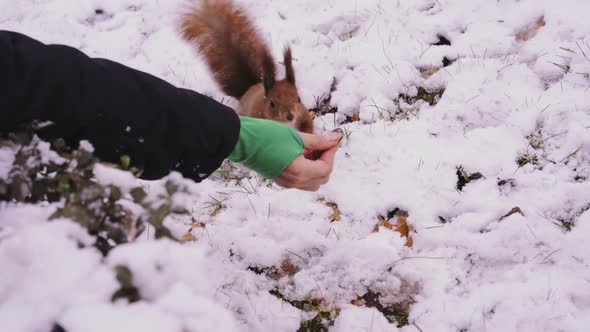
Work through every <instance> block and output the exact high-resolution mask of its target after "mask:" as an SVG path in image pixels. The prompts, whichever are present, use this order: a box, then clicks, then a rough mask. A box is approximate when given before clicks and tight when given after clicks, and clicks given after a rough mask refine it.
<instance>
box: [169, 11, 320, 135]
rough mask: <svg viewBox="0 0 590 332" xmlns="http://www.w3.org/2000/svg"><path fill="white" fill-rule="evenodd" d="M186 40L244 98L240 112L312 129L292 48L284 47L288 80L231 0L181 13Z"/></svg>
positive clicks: (226, 88)
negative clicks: (278, 71)
mask: <svg viewBox="0 0 590 332" xmlns="http://www.w3.org/2000/svg"><path fill="white" fill-rule="evenodd" d="M180 32H181V36H182V38H184V40H186V41H187V42H190V43H191V44H192V45H194V47H195V48H196V50H197V51H200V52H201V53H202V54H203V55H204V57H205V61H206V63H207V65H208V66H209V69H210V70H211V72H212V74H213V77H214V79H215V81H216V82H217V83H218V84H219V86H220V87H221V89H222V91H223V92H224V93H225V94H227V95H228V96H232V97H234V98H236V99H238V100H239V107H238V110H237V113H238V114H240V115H244V116H249V117H255V118H263V119H269V120H274V121H277V122H281V123H284V124H286V125H289V126H292V127H293V128H295V129H297V130H299V131H301V132H305V133H313V129H314V128H313V117H312V115H311V113H310V112H309V111H308V109H307V108H306V107H305V106H304V105H303V104H302V103H301V99H300V98H299V92H298V91H297V86H296V84H295V72H294V70H293V59H292V55H291V48H290V46H286V47H285V49H284V51H283V61H284V66H285V78H284V79H283V80H277V78H276V71H275V63H274V58H273V56H272V55H271V53H270V51H269V48H268V46H267V45H266V44H265V42H264V40H263V39H262V37H261V36H260V35H259V33H258V31H257V30H256V28H255V27H254V25H253V23H252V21H251V20H250V18H249V17H248V16H247V15H246V13H245V12H244V10H243V9H241V8H238V7H237V6H235V5H234V4H233V3H232V2H231V0H201V1H200V4H199V5H195V6H192V7H191V8H190V9H189V10H188V11H187V12H185V13H184V14H183V15H182V17H181V22H180Z"/></svg>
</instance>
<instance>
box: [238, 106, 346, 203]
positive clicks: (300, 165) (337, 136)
mask: <svg viewBox="0 0 590 332" xmlns="http://www.w3.org/2000/svg"><path fill="white" fill-rule="evenodd" d="M342 136H343V134H342V130H340V129H336V130H334V132H332V133H329V134H326V135H314V134H307V133H302V132H299V131H297V130H295V129H294V128H291V127H288V126H286V125H284V124H281V123H278V122H275V121H272V120H266V119H256V118H250V117H247V116H240V135H239V138H238V142H237V143H236V146H235V148H234V150H233V151H232V152H231V154H230V155H229V160H231V161H233V162H237V163H241V164H242V165H244V166H246V167H247V168H249V169H251V170H253V171H255V172H256V173H258V174H259V175H261V176H263V177H264V178H267V179H273V180H275V183H276V184H277V185H279V186H281V187H283V188H295V189H300V190H306V191H316V190H318V189H319V187H320V186H321V185H322V184H325V183H327V182H328V180H329V179H330V174H331V173H332V167H333V164H334V156H335V155H336V151H337V150H338V144H339V143H340V140H341V139H342Z"/></svg>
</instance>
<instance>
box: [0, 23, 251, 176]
mask: <svg viewBox="0 0 590 332" xmlns="http://www.w3.org/2000/svg"><path fill="white" fill-rule="evenodd" d="M0 72H1V73H2V75H0V130H2V131H8V130H11V129H13V128H14V127H15V126H16V125H17V124H19V123H21V122H27V121H31V120H34V119H37V120H48V121H51V122H53V123H54V124H53V125H52V126H49V127H47V128H45V129H44V130H43V131H42V132H40V136H41V137H43V138H46V139H53V138H58V137H61V138H64V139H65V140H66V141H67V142H68V143H70V144H76V143H77V141H79V140H81V139H86V140H88V141H90V142H91V143H92V144H93V145H94V147H95V153H96V155H97V156H98V157H99V158H101V159H102V160H104V161H109V162H117V161H118V160H119V158H120V156H121V155H128V156H130V158H131V163H132V164H133V165H134V166H136V167H138V168H140V169H143V171H144V172H143V175H142V177H144V178H145V179H156V178H160V177H162V176H164V175H166V174H167V173H168V172H169V171H171V170H177V171H179V172H181V173H182V174H183V175H184V176H186V177H189V178H192V179H194V180H195V181H200V180H202V179H203V178H205V177H207V176H208V175H209V174H210V173H212V172H213V171H214V170H215V169H217V168H218V167H219V166H220V165H221V162H222V161H223V160H224V159H225V158H227V156H228V155H229V154H230V152H232V150H233V148H234V146H235V144H236V142H237V140H238V134H239V130H240V124H239V119H238V117H237V115H236V114H235V112H234V111H233V110H232V109H231V108H229V107H227V106H225V105H222V104H220V103H218V102H216V101H215V100H213V99H211V98H209V97H206V96H203V95H201V94H199V93H196V92H194V91H190V90H184V89H179V88H176V87H174V86H172V85H170V84H168V83H166V82H165V81H163V80H160V79H158V78H156V77H154V76H151V75H149V74H146V73H143V72H141V71H137V70H134V69H131V68H128V67H125V66H123V65H121V64H118V63H115V62H112V61H109V60H105V59H92V58H89V57H87V56H86V55H84V54H83V53H82V52H80V51H78V50H76V49H74V48H70V47H67V46H60V45H44V44H42V43H40V42H38V41H35V40H33V39H30V38H28V37H26V36H23V35H20V34H16V33H12V32H5V31H0Z"/></svg>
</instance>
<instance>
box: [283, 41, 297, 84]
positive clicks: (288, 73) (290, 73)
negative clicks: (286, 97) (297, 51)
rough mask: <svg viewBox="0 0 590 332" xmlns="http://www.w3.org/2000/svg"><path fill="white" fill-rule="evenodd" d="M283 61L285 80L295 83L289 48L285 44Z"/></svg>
mask: <svg viewBox="0 0 590 332" xmlns="http://www.w3.org/2000/svg"><path fill="white" fill-rule="evenodd" d="M283 58H284V62H285V75H286V79H287V82H289V83H291V84H295V71H294V70H293V57H292V56H291V48H290V47H289V46H287V47H286V48H285V51H284V52H283Z"/></svg>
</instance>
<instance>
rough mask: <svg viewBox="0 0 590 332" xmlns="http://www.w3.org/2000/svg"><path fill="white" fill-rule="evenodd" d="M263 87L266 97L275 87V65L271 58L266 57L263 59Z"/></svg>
mask: <svg viewBox="0 0 590 332" xmlns="http://www.w3.org/2000/svg"><path fill="white" fill-rule="evenodd" d="M262 85H263V86H264V94H265V95H266V94H267V93H268V91H269V90H270V89H272V87H273V86H274V85H275V65H274V62H273V59H272V57H270V56H265V57H264V58H263V59H262Z"/></svg>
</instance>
